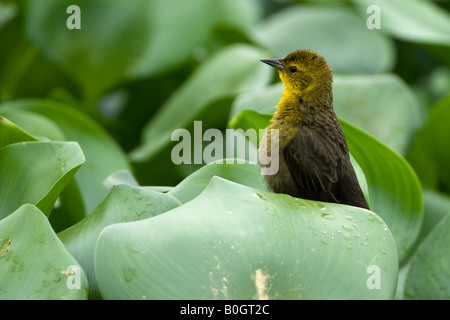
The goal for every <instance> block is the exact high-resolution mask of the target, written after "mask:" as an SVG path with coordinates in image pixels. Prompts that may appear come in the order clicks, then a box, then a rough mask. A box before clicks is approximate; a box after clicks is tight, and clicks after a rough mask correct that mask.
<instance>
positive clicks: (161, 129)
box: [131, 45, 272, 161]
mask: <svg viewBox="0 0 450 320" xmlns="http://www.w3.org/2000/svg"><path fill="white" fill-rule="evenodd" d="M264 55H267V53H265V52H264V51H262V50H260V49H257V48H255V47H252V46H248V45H233V46H229V47H227V48H224V49H223V50H221V51H219V52H218V53H217V54H216V55H214V56H212V57H211V58H210V59H208V60H207V61H205V63H204V64H202V65H201V66H200V67H199V68H198V69H197V70H196V71H195V72H194V73H193V74H192V76H191V77H190V78H189V79H188V80H186V82H185V83H184V84H183V85H182V86H181V87H180V88H179V89H178V90H177V91H176V92H174V94H173V95H172V96H171V97H170V98H169V100H168V101H167V102H166V103H165V104H164V105H163V106H162V107H161V109H160V110H159V112H158V113H157V114H156V115H155V116H154V117H153V118H152V119H151V120H150V122H149V123H147V125H146V126H145V128H144V131H143V137H142V138H143V141H142V144H141V146H140V147H138V148H137V149H135V150H134V151H133V152H132V153H131V157H132V159H133V160H134V161H144V160H147V159H149V158H151V157H153V156H154V155H155V154H156V153H158V152H159V151H161V149H162V148H164V147H165V146H167V145H168V144H169V143H170V142H171V136H172V133H173V131H174V130H176V129H179V128H185V127H187V126H190V125H191V124H192V123H193V122H194V120H198V119H196V117H197V116H198V115H199V114H200V113H201V112H202V111H204V110H205V109H206V108H207V107H208V106H210V105H211V103H212V102H214V101H216V100H219V99H222V98H225V97H230V96H235V95H237V94H239V93H241V92H245V91H248V90H251V89H253V88H257V87H260V86H263V85H265V84H267V83H268V82H269V81H270V76H271V72H272V71H271V70H270V69H269V68H267V66H264V65H263V64H262V63H261V62H259V59H261V57H263V56H264Z"/></svg>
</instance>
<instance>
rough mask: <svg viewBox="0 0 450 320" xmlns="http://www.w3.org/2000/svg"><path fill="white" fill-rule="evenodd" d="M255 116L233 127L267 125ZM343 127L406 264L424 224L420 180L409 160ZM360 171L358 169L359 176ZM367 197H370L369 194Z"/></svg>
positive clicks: (375, 207) (375, 206) (239, 117)
mask: <svg viewBox="0 0 450 320" xmlns="http://www.w3.org/2000/svg"><path fill="white" fill-rule="evenodd" d="M255 114H256V113H255V112H251V111H245V110H244V111H241V114H239V115H237V116H236V117H235V118H234V122H232V124H233V123H234V124H233V126H235V128H237V127H242V126H243V125H245V124H247V123H253V124H255V125H264V123H266V121H263V118H262V116H264V115H262V114H259V115H256V116H255ZM244 116H247V117H255V119H256V120H254V121H252V120H249V121H241V120H242V119H243V117H244ZM265 116H266V119H267V121H268V120H269V119H270V118H271V115H270V114H266V115H265ZM238 120H239V121H238ZM340 123H341V125H342V128H343V130H344V133H345V136H346V138H347V143H348V147H349V150H350V153H351V155H352V157H353V158H354V160H356V161H355V162H356V163H357V164H358V165H359V167H360V168H361V169H362V171H363V173H364V177H365V180H366V182H367V188H368V194H369V198H370V201H369V202H370V208H371V210H372V211H374V212H376V213H377V214H378V215H380V217H382V218H383V220H384V221H386V223H387V225H388V226H389V228H390V229H391V232H392V234H393V235H394V238H395V241H396V243H397V248H398V253H399V260H400V261H401V262H403V259H405V258H406V256H407V253H408V251H409V250H410V248H411V247H412V245H413V243H414V241H415V239H416V238H417V235H418V233H419V231H420V228H421V225H422V221H423V208H422V194H421V189H420V183H419V181H418V179H417V176H416V174H415V172H414V170H413V169H412V168H411V166H410V165H409V164H408V163H407V162H406V160H404V159H403V158H402V157H401V156H399V155H397V154H396V153H395V152H393V151H392V150H390V149H389V148H388V147H386V146H385V145H383V144H382V143H381V142H379V141H377V140H376V139H374V138H373V137H372V136H370V135H368V134H367V133H364V132H363V131H361V130H359V129H357V128H356V127H354V126H352V125H350V124H348V123H347V122H345V121H344V120H342V119H340ZM243 129H244V130H246V129H248V128H245V127H244V128H243ZM255 129H259V128H255ZM374 155H376V156H374ZM359 167H356V168H355V170H356V172H357V173H359ZM359 174H360V173H359ZM358 180H359V182H360V184H361V187H362V188H363V191H365V184H364V181H363V180H362V179H361V178H360V177H358ZM365 194H366V197H367V191H365Z"/></svg>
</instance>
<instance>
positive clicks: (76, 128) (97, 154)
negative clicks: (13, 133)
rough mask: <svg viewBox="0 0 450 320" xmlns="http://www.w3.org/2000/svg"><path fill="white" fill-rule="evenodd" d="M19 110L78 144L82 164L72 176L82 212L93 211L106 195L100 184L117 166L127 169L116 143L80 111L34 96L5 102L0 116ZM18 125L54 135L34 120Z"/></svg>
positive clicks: (126, 161) (128, 167) (126, 162)
mask: <svg viewBox="0 0 450 320" xmlns="http://www.w3.org/2000/svg"><path fill="white" fill-rule="evenodd" d="M23 111H27V112H28V113H33V114H37V115H38V116H41V117H42V116H43V117H45V118H46V119H48V120H47V121H45V122H39V123H42V124H43V125H44V124H46V123H49V122H50V123H52V124H53V125H55V124H56V125H57V127H58V129H59V130H58V131H59V132H61V133H62V135H63V137H65V139H67V140H69V141H77V142H78V143H79V144H80V146H81V149H82V150H83V153H84V155H85V157H86V163H85V164H84V165H83V167H82V168H81V169H80V171H79V172H78V174H77V176H76V178H75V179H76V181H77V184H78V187H79V189H80V192H81V195H82V198H83V200H84V204H85V207H86V212H91V211H92V210H94V208H95V207H96V206H97V205H98V204H99V203H100V202H101V201H102V200H103V199H104V198H105V197H106V195H107V194H108V190H107V189H106V188H104V187H103V181H104V180H105V179H106V177H108V176H109V175H110V174H111V173H112V172H115V171H117V170H120V169H131V167H130V164H129V162H128V158H127V157H126V155H125V154H124V152H123V151H122V150H121V148H120V146H119V145H118V144H117V143H116V142H115V141H114V140H113V139H112V138H111V137H110V136H109V134H108V133H107V132H106V131H105V130H104V129H103V128H102V127H101V126H100V125H98V124H97V123H96V122H94V121H93V120H92V119H90V118H89V117H87V116H86V115H85V114H83V113H81V112H80V111H78V110H76V109H74V108H71V107H69V106H67V105H65V104H61V103H56V102H53V101H48V100H37V99H26V100H16V101H9V102H5V103H3V104H2V105H0V115H1V114H3V113H7V114H8V116H11V115H12V114H18V113H22V112H23ZM29 119H30V120H33V119H35V118H33V117H30V118H29ZM20 125H21V128H23V129H25V130H27V131H30V132H33V135H34V136H39V137H45V138H47V139H54V138H56V137H58V135H56V134H55V132H54V131H53V130H52V131H51V133H52V134H51V135H49V136H47V135H48V133H49V130H48V128H45V127H38V126H36V125H37V123H36V122H34V121H22V122H21V124H20ZM28 128H30V129H28ZM60 135H61V134H60Z"/></svg>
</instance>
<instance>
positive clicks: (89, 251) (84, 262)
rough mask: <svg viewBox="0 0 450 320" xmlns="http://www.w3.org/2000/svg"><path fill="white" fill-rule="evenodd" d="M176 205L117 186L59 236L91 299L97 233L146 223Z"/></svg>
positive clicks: (95, 289)
mask: <svg viewBox="0 0 450 320" xmlns="http://www.w3.org/2000/svg"><path fill="white" fill-rule="evenodd" d="M179 205H180V202H179V201H177V200H176V199H175V198H173V197H171V196H169V195H166V194H163V193H159V192H154V191H149V190H144V189H142V188H138V187H132V186H127V185H117V186H115V187H114V188H113V189H112V190H111V192H110V193H109V194H108V196H107V197H106V198H105V200H104V201H103V202H102V203H100V204H99V206H98V207H97V208H96V209H95V210H94V211H93V212H92V213H91V214H90V215H89V216H87V217H86V218H84V219H83V220H82V221H80V222H79V223H77V224H75V225H73V226H71V227H70V228H68V229H66V230H64V231H62V232H60V233H58V236H59V238H60V239H61V241H62V242H63V243H64V245H65V246H66V248H67V250H69V252H70V253H71V254H72V255H73V256H74V257H75V258H76V259H77V261H78V262H79V263H80V265H81V266H82V267H83V269H84V270H85V272H86V275H87V277H88V280H89V298H90V299H96V298H100V293H99V291H98V287H97V282H96V279H95V273H94V248H95V243H96V241H97V238H98V235H99V234H100V231H102V229H103V228H105V227H106V226H108V225H111V224H114V223H119V222H125V221H135V220H141V219H145V218H148V217H152V216H155V215H158V214H160V213H163V212H165V211H168V210H170V209H172V208H175V207H177V206H179Z"/></svg>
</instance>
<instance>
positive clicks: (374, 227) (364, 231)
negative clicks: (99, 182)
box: [95, 178, 398, 299]
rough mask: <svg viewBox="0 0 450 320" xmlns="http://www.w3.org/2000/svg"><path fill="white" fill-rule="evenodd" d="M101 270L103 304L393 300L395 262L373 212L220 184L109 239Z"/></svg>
mask: <svg viewBox="0 0 450 320" xmlns="http://www.w3.org/2000/svg"><path fill="white" fill-rule="evenodd" d="M95 270H96V277H97V281H98V285H99V288H100V291H101V293H102V295H103V297H104V298H106V299H389V298H392V297H393V295H394V291H395V287H396V282H397V271H398V261H397V252H396V247H395V243H394V240H393V238H392V235H391V234H390V232H389V229H388V228H387V226H386V225H385V224H384V222H383V221H382V220H381V219H380V218H379V217H378V216H377V215H375V214H374V213H372V212H370V211H368V210H364V209H360V208H355V207H351V206H343V205H338V204H326V203H320V202H313V201H307V200H302V199H297V198H293V197H290V196H286V195H280V194H274V193H269V192H265V191H260V190H258V189H253V188H249V187H246V186H243V185H239V184H236V183H233V182H229V181H227V180H223V179H221V178H213V179H212V181H211V183H210V184H209V185H208V187H207V188H206V189H205V190H204V191H203V192H202V193H201V194H200V195H199V196H198V197H196V198H195V199H193V200H192V201H190V202H188V203H186V204H184V205H183V206H181V207H178V208H175V209H173V210H171V211H169V212H166V213H164V214H162V215H159V216H157V217H153V218H149V219H145V220H141V221H136V222H130V223H121V224H115V225H111V226H109V227H106V228H105V229H103V231H102V232H101V233H100V236H99V239H98V242H97V246H96V250H95ZM348 270H352V272H348ZM373 270H376V272H375V273H376V275H375V274H372V273H373V272H374V271H373ZM374 277H375V278H376V277H378V279H377V280H374ZM372 280H374V282H372ZM377 282H378V283H379V284H380V287H379V288H376V289H375V288H373V287H372V285H374V283H377Z"/></svg>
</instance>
